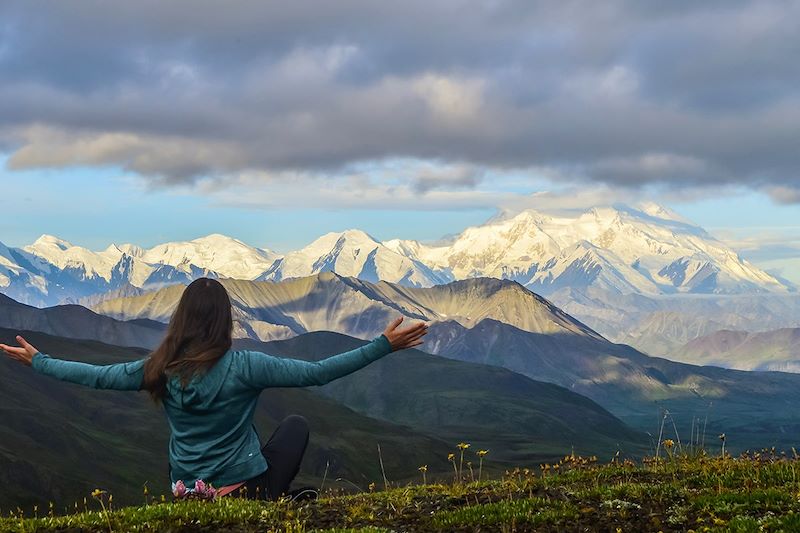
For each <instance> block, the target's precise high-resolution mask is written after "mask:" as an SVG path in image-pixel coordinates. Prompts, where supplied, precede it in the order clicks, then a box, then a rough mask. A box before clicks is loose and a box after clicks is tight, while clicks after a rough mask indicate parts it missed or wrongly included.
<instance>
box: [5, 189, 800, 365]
mask: <svg viewBox="0 0 800 533" xmlns="http://www.w3.org/2000/svg"><path fill="white" fill-rule="evenodd" d="M321 272H335V273H337V274H339V275H342V276H346V277H355V278H358V279H360V280H363V281H367V282H372V283H377V282H379V281H386V282H390V283H393V284H397V285H400V286H403V287H408V288H426V287H433V286H436V285H443V284H446V283H449V282H451V281H457V280H463V279H468V278H474V277H494V278H498V279H508V280H512V281H516V282H517V283H519V284H520V285H522V286H523V287H526V288H528V289H530V290H531V291H533V292H535V293H538V294H541V295H543V296H546V297H547V298H548V299H549V300H550V301H552V302H553V303H554V304H556V305H558V306H559V307H561V308H562V309H564V310H565V311H566V312H568V313H570V314H571V315H572V316H574V317H576V318H578V319H579V320H581V321H582V322H584V323H585V324H587V325H589V326H590V327H591V328H592V329H594V330H596V331H597V332H599V333H601V334H603V335H604V336H606V337H607V338H609V339H611V340H613V341H615V342H624V343H628V344H631V345H633V346H635V347H637V348H639V349H641V350H643V351H645V352H648V353H652V354H654V355H666V354H668V353H669V352H671V351H674V350H675V349H677V348H678V347H680V346H682V345H683V344H685V343H686V342H688V341H689V340H691V339H693V338H696V337H697V336H700V335H703V334H707V333H713V332H714V331H718V330H720V329H740V328H742V327H743V326H745V325H746V326H747V328H748V329H750V330H754V329H757V330H769V329H777V328H782V327H795V326H799V325H800V297H798V295H797V288H796V287H795V286H794V285H793V284H792V283H790V282H788V281H786V280H784V279H782V278H780V277H777V276H773V275H771V274H769V273H767V272H764V271H763V270H761V269H759V268H757V267H756V266H754V265H752V264H750V263H749V262H748V261H746V260H744V259H742V258H741V257H740V256H739V255H738V254H737V253H736V252H735V251H733V250H732V249H730V248H729V247H728V246H726V245H725V244H724V243H722V242H721V241H719V240H718V239H716V238H714V237H713V236H712V235H710V234H709V233H708V232H706V231H705V230H703V229H702V228H700V227H699V226H697V225H694V224H692V223H690V222H689V221H687V220H685V219H683V218H682V217H680V216H679V215H677V214H675V213H674V212H672V211H670V210H669V209H666V208H664V207H661V206H658V205H656V204H653V203H645V204H640V205H636V206H627V205H622V204H617V205H614V206H610V207H597V208H593V209H590V210H588V211H585V212H582V213H578V214H575V215H572V216H563V215H562V216H555V215H548V214H545V213H541V212H538V211H535V210H531V209H528V210H524V211H521V212H519V213H511V212H502V213H500V214H498V215H497V216H495V217H492V218H491V219H489V220H488V221H486V222H485V223H484V224H482V225H478V226H472V227H468V228H466V229H465V230H464V231H462V232H461V233H459V234H456V235H451V236H449V237H448V238H446V239H442V240H440V241H439V242H437V243H436V244H424V243H421V242H419V241H415V240H405V239H390V240H385V241H380V240H378V239H376V238H374V237H372V236H371V235H369V234H368V233H366V232H364V231H362V230H359V229H348V230H346V231H342V232H330V233H326V234H325V235H322V236H321V237H319V238H318V239H316V240H314V241H313V242H311V243H310V244H308V245H307V246H305V247H303V248H301V249H299V250H294V251H290V252H288V253H285V254H279V253H276V252H274V251H272V250H270V249H268V248H258V247H254V246H250V245H248V244H245V243H243V242H242V241H239V240H237V239H235V238H232V237H228V236H225V235H221V234H217V233H214V234H211V235H207V236H204V237H199V238H196V239H193V240H190V241H184V242H167V243H163V244H159V245H156V246H154V247H152V248H148V249H145V248H142V247H140V246H137V245H135V244H129V243H127V244H113V243H112V244H110V245H109V246H108V247H106V249H104V250H102V251H92V250H89V249H87V248H84V247H81V246H76V245H73V244H71V243H70V242H68V241H65V240H63V239H60V238H58V237H56V236H53V235H48V234H44V235H42V236H40V237H39V238H38V239H37V240H36V241H35V242H33V243H32V244H30V245H26V246H23V247H21V248H14V247H7V246H5V245H3V244H2V243H0V292H2V293H4V294H6V295H8V296H10V297H11V298H13V299H14V300H16V301H19V302H23V303H27V304H30V305H34V306H37V307H44V306H53V305H57V304H65V303H78V304H82V305H85V306H88V307H93V306H94V305H96V304H99V303H100V302H101V301H103V300H106V299H112V298H117V297H129V296H136V295H140V294H144V293H146V292H148V291H152V290H157V289H159V288H161V287H165V286H169V285H174V284H176V283H179V284H186V283H188V282H190V281H191V280H193V279H196V278H197V277H200V276H207V277H216V278H220V279H223V278H229V279H241V280H250V281H272V282H277V281H286V280H291V279H297V278H303V277H307V276H310V275H314V274H317V273H321ZM710 309H712V310H713V311H714V312H711V313H709V310H710ZM754 318H756V319H757V323H756V324H755V325H754V324H753V319H754ZM279 326H280V325H279ZM754 326H755V327H754ZM263 327H266V328H268V329H270V331H264V332H261V333H260V334H259V336H260V338H277V337H279V332H278V331H271V329H274V327H273V326H271V325H264V326H263Z"/></svg>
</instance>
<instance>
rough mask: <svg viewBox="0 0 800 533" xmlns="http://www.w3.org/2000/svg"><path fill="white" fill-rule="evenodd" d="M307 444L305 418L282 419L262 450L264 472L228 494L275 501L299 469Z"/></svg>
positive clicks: (282, 493) (290, 417)
mask: <svg viewBox="0 0 800 533" xmlns="http://www.w3.org/2000/svg"><path fill="white" fill-rule="evenodd" d="M306 446H308V421H307V420H306V419H305V418H303V417H302V416H300V415H289V416H287V417H286V418H284V419H283V420H282V421H281V423H280V424H278V427H277V428H276V429H275V432H274V433H272V436H271V437H270V438H269V440H268V441H267V443H266V444H265V445H264V446H263V447H262V448H261V453H262V455H263V456H264V458H265V459H266V460H267V465H268V466H269V467H268V468H267V470H266V471H264V472H263V473H261V474H259V475H257V476H255V477H253V478H250V479H248V480H247V481H246V482H245V484H244V485H242V486H241V487H239V488H238V489H236V490H234V491H232V492H230V493H229V495H230V496H240V497H243V498H249V499H252V500H255V499H259V500H277V499H278V498H279V497H280V496H282V495H284V494H285V493H286V492H288V490H289V484H290V483H291V482H292V480H293V479H294V478H295V476H296V475H297V472H298V471H299V470H300V461H302V460H303V454H304V453H305V452H306Z"/></svg>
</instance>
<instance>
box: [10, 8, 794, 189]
mask: <svg viewBox="0 0 800 533" xmlns="http://www.w3.org/2000/svg"><path fill="white" fill-rule="evenodd" d="M798 21H800V3H797V2H786V1H774V2H770V1H762V2H743V1H724V2H722V1H720V2H660V1H658V2H656V1H653V2H642V1H630V2H624V1H616V2H615V1H609V2H570V1H565V2H533V1H529V0H526V1H520V2H502V1H484V2H478V1H468V2H467V1H464V2H458V1H439V2H422V1H407V2H367V1H359V2H356V1H348V0H343V1H339V2H302V1H297V2H281V3H272V2H263V1H252V2H245V1H229V2H216V1H214V2H211V1H198V0H192V1H188V0H186V1H177V0H173V1H170V2H154V1H149V0H148V1H141V0H139V1H136V2H133V1H129V2H125V1H118V2H103V1H100V0H95V1H78V0H75V1H70V2H39V1H33V0H28V1H19V2H5V3H2V4H0V148H2V149H4V150H5V151H7V152H8V153H10V154H11V158H10V160H9V166H10V167H11V168H31V167H46V166H56V167H57V166H65V165H73V164H89V165H121V166H123V167H125V168H127V169H129V170H132V171H135V172H138V173H141V174H142V175H144V176H149V177H151V178H152V179H153V180H154V182H155V183H157V184H159V185H168V184H170V183H178V182H187V181H192V180H195V179H197V178H198V177H201V176H219V177H224V176H226V175H231V174H236V173H239V172H244V171H267V172H276V171H283V170H298V171H335V170H337V169H341V168H344V167H346V166H347V165H350V164H353V163H358V162H361V161H370V160H382V159H387V158H395V157H401V158H408V157H411V158H419V159H426V160H432V161H444V162H447V161H450V162H454V164H457V165H463V167H456V168H463V169H467V168H471V167H473V166H474V167H481V168H490V169H491V168H529V167H536V168H545V169H550V171H551V172H552V173H554V175H557V176H562V177H563V178H565V179H578V180H597V181H602V182H605V183H610V184H623V185H631V186H633V185H639V184H642V183H669V184H674V185H675V186H688V185H698V184H699V185H707V184H710V183H738V184H746V185H749V186H751V187H755V188H760V189H764V190H766V191H768V192H771V194H773V196H774V197H775V198H776V199H778V200H780V201H784V202H787V201H788V202H792V201H798V199H800V194H798V193H797V191H798V189H800V176H798V171H800V150H798V149H797V144H798V143H797V139H798V138H800V89H798V87H800V62H798V61H797V60H796V58H797V57H798V56H799V55H800V31H798V30H800V27H799V24H800V23H799V22H798ZM448 172H449V171H448ZM448 172H444V173H441V172H440V173H438V174H437V173H436V172H433V173H431V174H429V175H419V176H415V177H413V176H412V177H411V178H412V183H413V187H414V188H415V190H418V191H422V192H424V191H426V190H429V189H431V188H433V187H436V188H439V187H445V188H446V187H456V188H464V187H470V186H474V185H475V184H476V183H477V181H478V180H479V179H482V178H481V177H478V176H476V175H474V174H471V173H470V172H469V171H467V170H459V171H458V172H456V173H454V174H453V173H449V174H448Z"/></svg>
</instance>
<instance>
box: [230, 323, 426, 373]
mask: <svg viewBox="0 0 800 533" xmlns="http://www.w3.org/2000/svg"><path fill="white" fill-rule="evenodd" d="M401 321H402V317H400V318H398V319H395V320H394V321H393V322H392V323H391V324H390V325H389V326H388V327H387V328H386V330H385V331H384V332H383V333H382V334H380V335H379V336H377V337H375V338H374V339H372V341H371V342H370V343H368V344H365V345H363V346H360V347H358V348H355V349H353V350H350V351H347V352H343V353H340V354H336V355H333V356H331V357H328V358H326V359H323V360H322V361H317V362H308V361H301V360H299V359H290V358H285V357H276V356H274V355H269V354H265V353H263V352H257V351H249V350H246V351H245V355H246V357H247V360H246V361H245V367H244V368H245V369H244V371H243V376H242V380H243V381H244V382H245V383H246V384H247V385H248V386H250V387H253V388H257V389H263V388H267V387H306V386H309V385H325V384H326V383H330V382H331V381H333V380H334V379H337V378H340V377H343V376H346V375H348V374H351V373H353V372H355V371H356V370H358V369H360V368H363V367H365V366H367V365H368V364H370V363H372V362H373V361H376V360H378V359H380V358H381V357H384V356H385V355H388V354H389V353H391V352H393V351H395V350H401V349H403V348H409V347H411V346H417V345H418V344H422V341H421V340H419V339H420V337H422V336H423V335H425V333H427V327H428V326H427V324H425V323H424V322H420V323H419V324H416V325H414V326H410V327H409V328H406V329H404V330H396V329H395V328H396V327H397V325H398V324H400V322H401Z"/></svg>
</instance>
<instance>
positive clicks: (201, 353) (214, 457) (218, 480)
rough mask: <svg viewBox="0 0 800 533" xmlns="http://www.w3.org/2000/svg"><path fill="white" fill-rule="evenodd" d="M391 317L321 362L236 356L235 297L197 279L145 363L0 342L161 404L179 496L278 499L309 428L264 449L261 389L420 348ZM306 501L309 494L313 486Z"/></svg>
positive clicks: (33, 360)
mask: <svg viewBox="0 0 800 533" xmlns="http://www.w3.org/2000/svg"><path fill="white" fill-rule="evenodd" d="M402 320H403V317H402V316H401V317H398V318H396V319H394V320H393V321H392V322H391V323H390V324H389V325H388V326H387V327H386V329H385V330H384V331H383V333H382V334H381V335H379V336H377V337H375V338H374V339H373V340H372V341H371V342H370V343H369V344H365V345H364V346H361V347H359V348H356V349H354V350H350V351H348V352H344V353H340V354H337V355H334V356H331V357H328V358H327V359H323V360H321V361H319V362H314V363H310V362H306V361H301V360H297V359H287V358H282V357H276V356H272V355H269V354H266V353H262V352H258V351H250V350H233V349H231V346H232V339H231V334H232V330H233V320H232V316H231V301H230V297H229V296H228V292H227V291H226V290H225V287H224V286H223V285H222V284H221V283H220V282H219V281H217V280H215V279H210V278H198V279H196V280H195V281H193V282H192V283H190V284H189V286H188V287H186V289H185V290H184V292H183V294H182V295H181V299H180V302H179V303H178V306H177V308H176V309H175V312H174V313H173V315H172V317H171V319H170V322H169V326H168V329H167V332H166V336H165V337H164V340H163V341H162V342H161V345H160V346H158V348H156V349H155V350H154V351H153V352H152V353H151V354H150V355H149V356H148V357H145V358H144V359H139V360H136V361H131V362H127V363H119V364H113V365H90V364H87V363H81V362H77V361H63V360H59V359H54V358H51V357H50V356H49V355H47V354H44V353H42V352H40V351H38V350H37V349H36V348H34V347H33V346H31V345H30V344H29V343H28V342H27V341H25V339H24V338H22V337H21V336H19V335H17V337H16V339H17V342H19V344H20V346H21V347H15V346H9V345H6V344H0V347H1V348H2V349H3V350H4V351H5V352H6V354H8V355H9V356H10V357H12V358H14V359H16V360H18V361H20V362H22V363H24V364H26V365H29V366H31V367H32V368H33V369H34V370H35V371H37V372H39V373H42V374H47V375H49V376H53V377H55V378H58V379H61V380H64V381H70V382H72V383H79V384H82V385H86V386H89V387H93V388H96V389H115V390H127V391H138V390H146V391H148V392H149V393H150V395H151V397H152V399H153V400H154V401H155V402H156V404H158V403H159V402H161V403H162V404H163V406H164V410H165V412H166V415H167V420H168V422H169V427H170V431H171V435H170V441H169V466H170V469H169V470H170V472H169V476H170V481H171V482H172V491H173V494H174V495H175V496H176V497H179V498H181V497H186V496H194V497H210V498H214V497H218V496H224V495H225V494H231V493H234V494H239V495H242V496H244V497H247V498H262V499H271V500H274V499H277V498H279V497H281V496H284V495H290V496H293V497H296V496H298V494H299V491H291V492H290V491H289V484H290V483H291V482H292V480H293V479H294V477H295V476H296V475H297V472H298V470H299V469H300V461H301V460H302V458H303V454H304V453H305V449H306V445H307V444H308V434H309V430H308V424H307V422H306V420H305V418H303V417H302V416H298V415H291V416H289V417H287V418H285V419H284V420H283V421H282V422H281V423H280V424H279V425H278V427H277V429H275V432H274V433H273V434H272V436H271V437H270V439H269V440H268V441H267V442H266V444H264V446H263V447H262V446H261V443H260V441H259V438H258V434H257V433H256V431H255V426H254V425H253V414H254V412H255V408H256V403H257V402H258V397H259V395H260V394H261V391H262V390H263V389H265V388H267V387H305V386H308V385H324V384H326V383H329V382H330V381H333V380H334V379H337V378H340V377H342V376H346V375H348V374H350V373H352V372H355V371H356V370H358V369H360V368H362V367H364V366H366V365H368V364H369V363H371V362H373V361H375V360H377V359H380V358H381V357H383V356H385V355H388V354H389V353H391V352H393V351H396V350H402V349H404V348H410V347H412V346H418V345H419V344H422V340H421V337H422V336H423V335H425V334H426V333H427V329H428V326H427V324H425V323H424V322H419V323H418V324H415V325H413V326H409V327H407V328H405V329H397V327H398V326H399V325H400V322H401V321H402ZM303 495H304V496H310V497H314V496H315V495H316V493H315V491H314V490H313V489H304V490H303Z"/></svg>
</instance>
